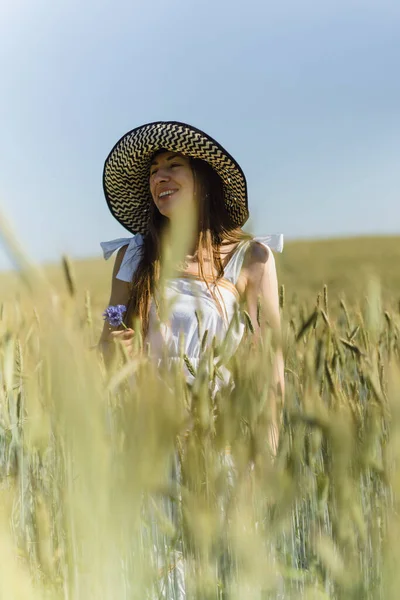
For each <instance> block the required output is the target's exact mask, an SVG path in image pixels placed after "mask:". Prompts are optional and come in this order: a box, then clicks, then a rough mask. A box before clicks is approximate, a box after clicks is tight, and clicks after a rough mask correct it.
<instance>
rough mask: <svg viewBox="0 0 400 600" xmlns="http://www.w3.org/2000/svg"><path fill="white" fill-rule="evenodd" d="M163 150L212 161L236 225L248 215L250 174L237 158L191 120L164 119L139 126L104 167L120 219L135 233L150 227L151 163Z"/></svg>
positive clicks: (117, 146) (108, 196) (114, 211)
mask: <svg viewBox="0 0 400 600" xmlns="http://www.w3.org/2000/svg"><path fill="white" fill-rule="evenodd" d="M160 149H165V150H169V151H171V152H179V153H181V154H184V155H185V156H189V157H191V158H200V159H202V160H204V161H206V162H207V163H208V164H209V165H211V167H212V168H213V169H214V170H215V171H216V172H217V173H218V175H219V176H220V177H221V179H222V182H223V188H224V196H225V204H226V208H227V210H228V213H229V214H230V216H231V219H232V221H233V223H234V224H235V225H236V226H238V227H240V226H242V225H243V224H244V223H245V222H246V221H247V219H248V216H249V212H248V206H247V185H246V178H245V176H244V173H243V171H242V169H241V168H240V166H239V165H238V163H237V162H236V161H235V160H234V158H232V156H231V155H230V154H229V153H228V152H227V151H226V150H225V149H224V148H223V147H222V146H221V145H220V144H218V142H216V141H215V140H214V139H213V138H212V137H210V136H209V135H207V134H206V133H204V132H203V131H200V129H196V128H195V127H192V126H191V125H187V124H185V123H178V122H176V121H158V122H155V123H147V124H146V125H142V126H140V127H136V128H135V129H132V131H129V132H128V133H126V134H125V135H124V136H122V138H121V139H120V140H119V141H118V142H117V143H116V144H115V146H114V148H113V149H112V150H111V152H110V154H109V155H108V157H107V159H106V161H105V164H104V171H103V188H104V194H105V197H106V200H107V204H108V207H109V209H110V211H111V213H112V214H113V215H114V217H115V218H116V219H117V221H119V222H120V223H121V225H123V226H124V227H125V228H126V229H127V230H128V231H130V232H131V233H133V234H136V233H141V234H145V233H146V232H147V229H148V222H149V210H150V203H151V202H152V199H151V195H150V187H149V173H150V163H151V159H152V156H153V154H154V153H155V152H156V151H157V150H160Z"/></svg>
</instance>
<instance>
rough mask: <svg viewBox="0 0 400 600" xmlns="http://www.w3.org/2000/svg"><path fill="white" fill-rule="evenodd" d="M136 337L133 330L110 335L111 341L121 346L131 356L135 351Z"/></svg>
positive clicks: (115, 332)
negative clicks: (134, 341)
mask: <svg viewBox="0 0 400 600" xmlns="http://www.w3.org/2000/svg"><path fill="white" fill-rule="evenodd" d="M134 335H135V332H134V331H133V329H122V330H121V331H112V332H111V333H110V336H111V339H112V340H114V341H115V342H116V343H117V344H121V345H122V346H123V348H124V349H125V350H126V352H127V353H128V354H129V355H131V354H132V351H133V336H134Z"/></svg>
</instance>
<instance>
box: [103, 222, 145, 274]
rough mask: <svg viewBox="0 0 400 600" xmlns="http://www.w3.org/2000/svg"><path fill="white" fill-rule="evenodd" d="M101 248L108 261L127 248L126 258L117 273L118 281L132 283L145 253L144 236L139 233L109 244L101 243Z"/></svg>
mask: <svg viewBox="0 0 400 600" xmlns="http://www.w3.org/2000/svg"><path fill="white" fill-rule="evenodd" d="M100 246H101V247H102V249H103V256H104V258H105V259H106V260H108V259H109V258H110V256H112V255H113V254H114V252H116V250H119V248H122V247H123V246H127V249H126V252H125V255H124V258H123V259H122V263H121V266H120V268H119V271H118V273H117V279H120V280H121V281H128V282H130V281H132V277H133V274H134V273H135V271H136V269H137V267H138V265H139V262H140V259H141V257H142V252H143V236H142V235H141V234H140V233H138V234H136V235H134V236H133V237H130V238H118V239H116V240H111V241H109V242H101V243H100Z"/></svg>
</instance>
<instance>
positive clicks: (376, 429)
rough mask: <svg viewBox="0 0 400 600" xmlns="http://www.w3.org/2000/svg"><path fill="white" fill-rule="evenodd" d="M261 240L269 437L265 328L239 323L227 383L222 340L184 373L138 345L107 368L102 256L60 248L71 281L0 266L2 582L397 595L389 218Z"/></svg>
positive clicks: (91, 588) (215, 592)
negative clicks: (262, 333) (225, 384)
mask: <svg viewBox="0 0 400 600" xmlns="http://www.w3.org/2000/svg"><path fill="white" fill-rule="evenodd" d="M276 259H277V265H278V272H279V279H280V283H281V284H282V285H283V286H284V293H281V315H282V331H283V341H284V356H285V366H286V373H285V379H286V393H285V407H284V410H283V412H282V427H281V437H280V444H279V450H278V453H277V456H276V457H273V456H272V454H271V451H270V447H269V443H268V439H269V431H270V423H271V414H270V410H269V406H270V403H269V398H270V396H269V394H270V391H269V385H268V384H269V381H270V380H271V368H272V363H273V350H272V346H271V339H270V337H269V336H268V334H266V338H265V339H264V340H263V341H264V343H263V344H261V345H258V346H256V347H255V346H254V345H253V343H252V331H251V327H250V326H248V328H247V332H246V335H245V338H244V340H243V342H242V344H241V346H240V347H239V350H238V352H237V354H236V355H235V356H234V357H233V358H232V359H230V360H229V362H228V363H227V366H228V367H229V368H230V369H231V370H232V372H233V373H234V376H235V388H234V390H233V391H230V390H224V391H223V392H221V394H217V395H216V396H215V397H211V396H210V394H209V387H208V385H209V380H210V377H212V376H213V374H215V372H216V370H217V369H219V368H220V367H221V366H225V363H224V344H222V345H221V347H219V348H218V347H217V348H212V349H210V350H209V351H208V352H205V353H204V357H203V360H202V361H201V362H200V365H199V366H198V368H197V372H195V376H196V377H195V384H194V387H193V388H192V389H191V390H190V391H189V390H188V388H187V387H186V385H185V381H184V380H183V377H182V374H181V371H180V370H179V368H177V370H172V371H171V372H163V373H162V376H161V377H160V376H159V375H160V372H159V371H157V369H154V367H153V366H152V365H151V364H149V362H148V361H147V360H146V358H145V356H144V355H143V354H141V353H140V348H138V352H137V354H136V355H135V356H134V357H133V358H132V359H131V358H128V357H126V356H124V355H123V353H120V355H119V357H118V360H117V361H116V362H115V364H114V365H113V368H112V369H111V371H109V372H107V371H106V369H105V368H104V364H103V361H102V359H101V357H100V356H99V355H98V353H97V352H96V350H95V349H93V345H94V344H95V343H96V341H97V339H98V334H99V330H100V328H101V325H102V319H101V313H102V310H103V309H104V306H105V305H106V303H107V296H108V292H109V281H110V276H111V269H112V261H111V262H110V263H104V262H103V261H102V260H100V259H98V260H97V259H96V260H91V261H76V262H74V263H73V264H72V265H71V266H70V269H69V274H70V276H71V277H72V285H70V286H69V287H68V285H67V280H66V276H65V273H66V272H65V269H63V268H62V266H61V265H53V266H47V267H46V268H45V269H44V270H45V273H46V276H47V277H48V279H49V280H50V282H51V286H48V285H47V283H46V281H45V280H42V279H41V278H40V274H38V273H36V272H35V271H34V270H30V271H27V272H26V273H25V277H26V283H27V284H28V287H27V286H24V285H23V284H22V282H21V281H20V279H19V278H18V276H17V275H16V274H15V273H3V274H2V275H1V276H0V289H1V300H2V304H1V309H0V598H7V600H8V599H9V598H10V599H11V600H83V599H84V600H114V599H115V600H120V599H123V600H125V599H126V600H131V599H132V600H136V599H138V600H142V599H143V600H155V599H161V598H162V599H165V600H178V598H179V600H181V597H182V596H179V592H178V589H179V587H180V585H184V587H185V590H186V594H187V600H239V599H240V600H242V599H246V600H273V599H274V600H275V599H278V598H279V599H280V600H300V599H301V600H302V599H305V600H397V599H398V597H399V589H400V572H399V568H398V556H399V555H400V517H399V515H400V512H399V507H400V410H399V406H400V311H399V300H400V287H399V284H400V273H399V269H398V265H399V261H400V238H368V239H367V238H359V239H343V240H332V241H323V242H322V241H315V242H310V241H307V242H305V241H304V242H293V243H287V244H286V247H285V250H284V253H283V254H282V255H281V256H277V257H276ZM378 281H379V283H378ZM324 286H325V287H324ZM71 292H73V293H71ZM317 298H318V300H317ZM343 300H344V303H343ZM138 343H139V342H138ZM210 370H211V375H207V373H209V372H210ZM171 465H175V469H177V471H178V473H179V476H178V475H176V474H175V475H174V476H171V469H172V467H171ZM183 573H184V583H182V581H181V579H182V577H183V575H182V574H183Z"/></svg>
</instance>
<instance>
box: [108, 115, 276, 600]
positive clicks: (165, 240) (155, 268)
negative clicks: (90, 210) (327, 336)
mask: <svg viewBox="0 0 400 600" xmlns="http://www.w3.org/2000/svg"><path fill="white" fill-rule="evenodd" d="M103 183H104V192H105V196H106V200H107V203H108V206H109V208H110V210H111V212H112V214H113V215H114V216H115V218H116V219H117V220H118V221H119V222H120V223H121V224H122V225H123V226H124V227H125V228H126V229H128V230H129V231H130V232H131V233H132V234H134V236H133V237H132V238H126V239H125V238H123V239H118V240H114V241H111V242H104V243H102V247H103V251H104V255H105V258H106V259H107V258H109V257H110V256H111V255H112V254H113V252H115V251H116V250H118V253H117V258H116V261H115V266H114V271H113V278H112V289H111V296H110V305H112V306H115V305H125V306H127V307H128V309H127V313H126V315H125V324H126V327H127V328H124V329H121V328H113V327H110V325H109V324H108V323H107V322H106V323H105V324H104V329H103V332H102V336H101V345H102V347H103V350H104V352H105V355H106V357H109V354H110V349H112V348H113V347H114V343H113V342H114V341H117V342H119V343H121V344H123V345H124V346H125V347H126V349H127V351H128V352H129V351H132V348H133V340H134V337H135V334H136V333H138V332H137V331H136V332H135V331H134V328H133V327H132V325H133V323H134V322H135V323H136V329H137V328H138V327H139V328H140V329H141V332H140V333H141V334H143V337H144V339H145V340H146V342H147V343H148V349H149V353H150V356H152V357H153V358H155V359H156V360H158V361H162V360H165V358H166V359H167V362H168V363H174V362H180V363H181V364H182V368H183V369H184V372H185V376H186V378H187V381H188V383H189V384H190V383H193V380H194V379H195V372H196V369H197V367H198V366H199V363H200V362H201V357H202V354H203V351H204V349H205V348H206V347H208V346H210V345H211V344H215V343H217V344H218V343H223V342H226V339H227V337H228V339H229V352H228V355H230V356H232V355H233V354H234V352H235V351H236V349H237V348H238V346H239V343H240V341H241V339H242V336H243V333H244V330H245V324H244V320H243V319H241V320H239V322H237V320H236V321H235V315H236V314H237V308H238V306H239V305H241V304H242V303H243V304H244V305H245V307H246V310H247V313H248V315H249V317H250V319H251V321H252V325H253V328H254V337H255V339H256V340H257V338H260V337H261V336H262V335H263V330H264V328H265V327H270V328H271V329H272V331H273V333H274V335H273V340H274V341H275V356H276V363H275V369H274V381H273V389H272V392H273V393H272V395H271V396H270V398H271V402H273V403H274V404H276V403H277V402H278V399H279V397H280V396H282V395H283V391H284V378H283V359H282V352H281V347H280V318H279V299H278V285H277V277H276V270H275V263H274V257H273V254H272V252H271V248H273V249H275V250H277V251H281V250H282V236H280V235H277V236H267V237H257V238H252V237H251V236H250V235H248V234H246V233H244V232H243V231H242V229H241V227H242V226H243V224H244V223H245V222H246V220H247V218H248V216H249V214H248V204H247V186H246V179H245V176H244V174H243V172H242V170H241V168H240V166H239V165H238V164H237V162H236V161H235V160H234V159H233V158H232V157H231V156H230V155H229V154H228V152H226V150H225V149H224V148H222V146H220V144H218V142H216V141H215V140H214V139H212V138H211V137H210V136H208V135H207V134H205V133H204V132H202V131H200V130H198V129H196V128H194V127H192V126H189V125H186V124H184V123H177V122H157V123H150V124H147V125H143V126H141V127H138V128H136V129H134V130H132V131H130V132H128V133H127V134H126V135H124V136H123V137H122V138H121V139H120V140H119V141H118V142H117V144H116V145H115V146H114V148H113V149H112V151H111V152H110V154H109V156H108V157H107V159H106V162H105V167H104V176H103ZM177 246H178V250H177V253H178V254H179V252H180V253H181V255H180V256H178V257H177V256H175V257H173V258H172V261H170V265H169V266H170V267H171V263H172V267H173V268H174V270H175V272H174V273H172V272H168V261H167V260H166V258H165V256H168V252H169V251H170V250H171V248H172V249H173V248H174V247H175V249H176V247H177ZM182 248H184V250H182ZM182 259H183V260H182ZM163 269H164V270H165V269H166V270H167V276H166V277H165V279H164V284H165V285H164V286H161V285H160V281H161V279H162V278H161V275H162V273H163ZM161 288H163V289H161ZM163 297H164V299H166V300H167V302H168V301H170V304H171V306H172V309H171V310H170V312H169V314H168V317H167V318H163V317H162V316H161V315H162V311H161V310H160V309H159V306H160V301H161V299H162V298H163ZM259 300H260V302H261V311H259V305H258V302H259ZM259 314H261V315H263V318H262V319H261V322H260V323H259V322H258V321H259V319H258V318H257V316H258V315H259ZM234 322H236V326H234V327H232V323H234ZM182 336H183V338H182ZM182 343H183V345H184V354H185V360H186V362H182V352H181V347H182ZM232 385H233V382H232V381H231V375H230V373H229V371H228V370H227V369H224V368H220V369H219V375H218V377H217V378H216V379H215V380H214V381H213V382H212V383H210V387H211V388H212V389H211V391H212V393H213V394H214V393H215V392H216V391H217V390H219V389H222V388H224V387H225V386H232ZM277 413H278V411H277V407H276V406H272V407H271V414H272V415H275V422H274V423H273V426H272V428H271V435H270V444H271V447H272V450H273V452H275V451H276V446H277V439H278V425H277V421H278V419H277ZM181 579H182V580H183V579H184V577H183V576H182V578H181ZM172 588H173V589H174V590H177V589H178V588H180V586H179V585H177V584H173V585H172V587H171V589H172ZM184 595H185V592H184V591H183V592H182V593H181V592H179V593H178V592H175V591H174V592H173V597H174V598H175V597H176V598H177V597H184ZM166 597H172V596H171V594H170V595H169V596H168V594H167V596H166Z"/></svg>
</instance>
